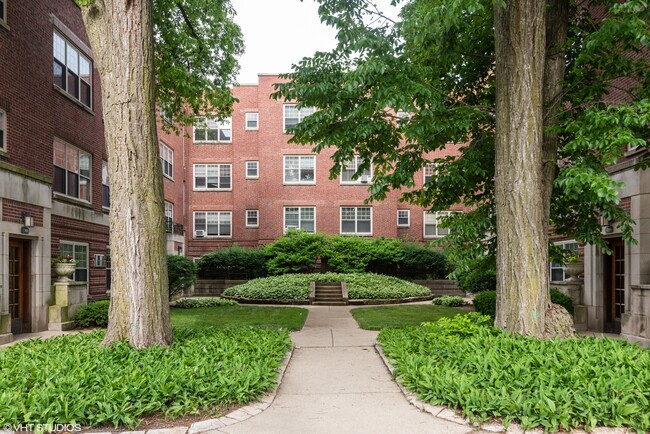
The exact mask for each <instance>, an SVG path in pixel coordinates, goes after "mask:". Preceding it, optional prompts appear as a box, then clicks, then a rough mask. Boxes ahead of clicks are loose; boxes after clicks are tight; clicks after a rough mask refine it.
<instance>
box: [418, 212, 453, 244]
mask: <svg viewBox="0 0 650 434" xmlns="http://www.w3.org/2000/svg"><path fill="white" fill-rule="evenodd" d="M458 212H461V213H462V211H436V212H431V211H424V212H423V214H422V237H423V238H442V237H444V236H447V235H448V234H449V229H447V228H445V229H442V230H443V231H446V233H442V234H441V233H440V230H441V229H440V224H439V223H440V219H439V217H440V216H445V215H451V214H453V213H458ZM432 214H433V215H434V219H435V226H436V233H435V235H427V215H432ZM432 224H433V223H432Z"/></svg>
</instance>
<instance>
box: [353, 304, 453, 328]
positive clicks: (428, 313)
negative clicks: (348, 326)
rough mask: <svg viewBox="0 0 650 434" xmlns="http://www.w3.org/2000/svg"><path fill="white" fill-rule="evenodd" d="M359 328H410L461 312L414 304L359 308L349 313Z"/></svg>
mask: <svg viewBox="0 0 650 434" xmlns="http://www.w3.org/2000/svg"><path fill="white" fill-rule="evenodd" d="M350 313H352V316H353V317H354V319H355V320H357V323H358V324H359V327H361V328H362V329H364V330H381V329H383V328H385V327H410V326H416V325H420V324H421V323H423V322H433V321H438V320H439V319H440V318H445V317H453V316H455V315H458V314H459V313H462V311H461V310H459V309H456V308H453V307H447V306H435V305H432V304H414V305H410V306H376V307H360V308H356V309H352V310H351V311H350Z"/></svg>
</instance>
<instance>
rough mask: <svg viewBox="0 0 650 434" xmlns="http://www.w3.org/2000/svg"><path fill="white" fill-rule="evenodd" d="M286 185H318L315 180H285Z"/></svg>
mask: <svg viewBox="0 0 650 434" xmlns="http://www.w3.org/2000/svg"><path fill="white" fill-rule="evenodd" d="M284 185H286V186H291V185H316V183H315V182H285V183H284Z"/></svg>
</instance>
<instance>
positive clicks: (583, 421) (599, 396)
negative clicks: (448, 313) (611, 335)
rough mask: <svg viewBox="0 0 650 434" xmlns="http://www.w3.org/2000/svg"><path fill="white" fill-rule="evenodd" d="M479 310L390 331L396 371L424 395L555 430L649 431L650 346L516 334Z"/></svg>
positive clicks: (476, 413)
mask: <svg viewBox="0 0 650 434" xmlns="http://www.w3.org/2000/svg"><path fill="white" fill-rule="evenodd" d="M491 323H492V320H491V318H489V317H487V316H481V315H479V314H477V313H473V314H468V315H458V316H456V317H454V318H451V319H442V320H440V321H438V322H437V323H427V324H424V325H421V326H419V327H411V328H400V329H397V328H392V329H384V330H382V331H381V333H380V334H379V338H378V339H379V341H380V343H381V344H382V346H383V351H384V352H385V354H386V355H387V356H388V358H389V359H390V360H391V362H392V363H393V365H394V366H395V368H396V369H395V376H396V377H397V379H398V381H400V382H401V383H403V384H404V385H405V386H406V387H407V388H408V389H410V390H412V391H413V392H415V393H417V394H418V395H419V396H420V398H421V399H423V400H425V401H428V402H430V403H432V404H434V405H439V404H443V405H448V406H450V407H455V408H460V409H462V412H463V415H464V416H467V417H469V418H470V419H472V420H477V421H481V422H482V421H486V420H488V419H490V418H493V417H495V418H500V419H502V420H503V422H504V423H506V424H509V423H510V422H511V421H516V422H519V423H521V425H522V426H523V428H524V429H528V428H532V427H535V426H541V427H543V428H544V429H545V430H548V431H558V430H559V429H564V430H570V429H572V428H576V427H579V426H581V425H584V426H585V428H587V429H591V428H593V427H595V426H600V425H604V426H629V427H632V428H634V429H636V430H637V431H638V432H646V431H647V430H648V429H650V412H649V411H648V409H649V408H650V351H649V350H647V349H642V348H639V347H637V346H633V345H630V344H628V343H627V342H625V341H623V340H613V339H607V338H605V339H599V338H581V339H565V340H561V339H554V340H544V339H535V338H532V337H524V336H521V335H512V334H509V333H507V332H505V331H503V330H500V329H496V328H494V327H492V326H491Z"/></svg>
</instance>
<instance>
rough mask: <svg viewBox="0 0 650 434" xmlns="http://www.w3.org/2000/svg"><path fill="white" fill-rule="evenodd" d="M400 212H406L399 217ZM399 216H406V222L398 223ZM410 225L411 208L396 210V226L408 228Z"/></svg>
mask: <svg viewBox="0 0 650 434" xmlns="http://www.w3.org/2000/svg"><path fill="white" fill-rule="evenodd" d="M400 213H406V215H405V216H401V217H400ZM400 218H406V223H400V222H399V220H400ZM409 226H411V210H410V209H398V210H397V227H398V228H408V227H409Z"/></svg>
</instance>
